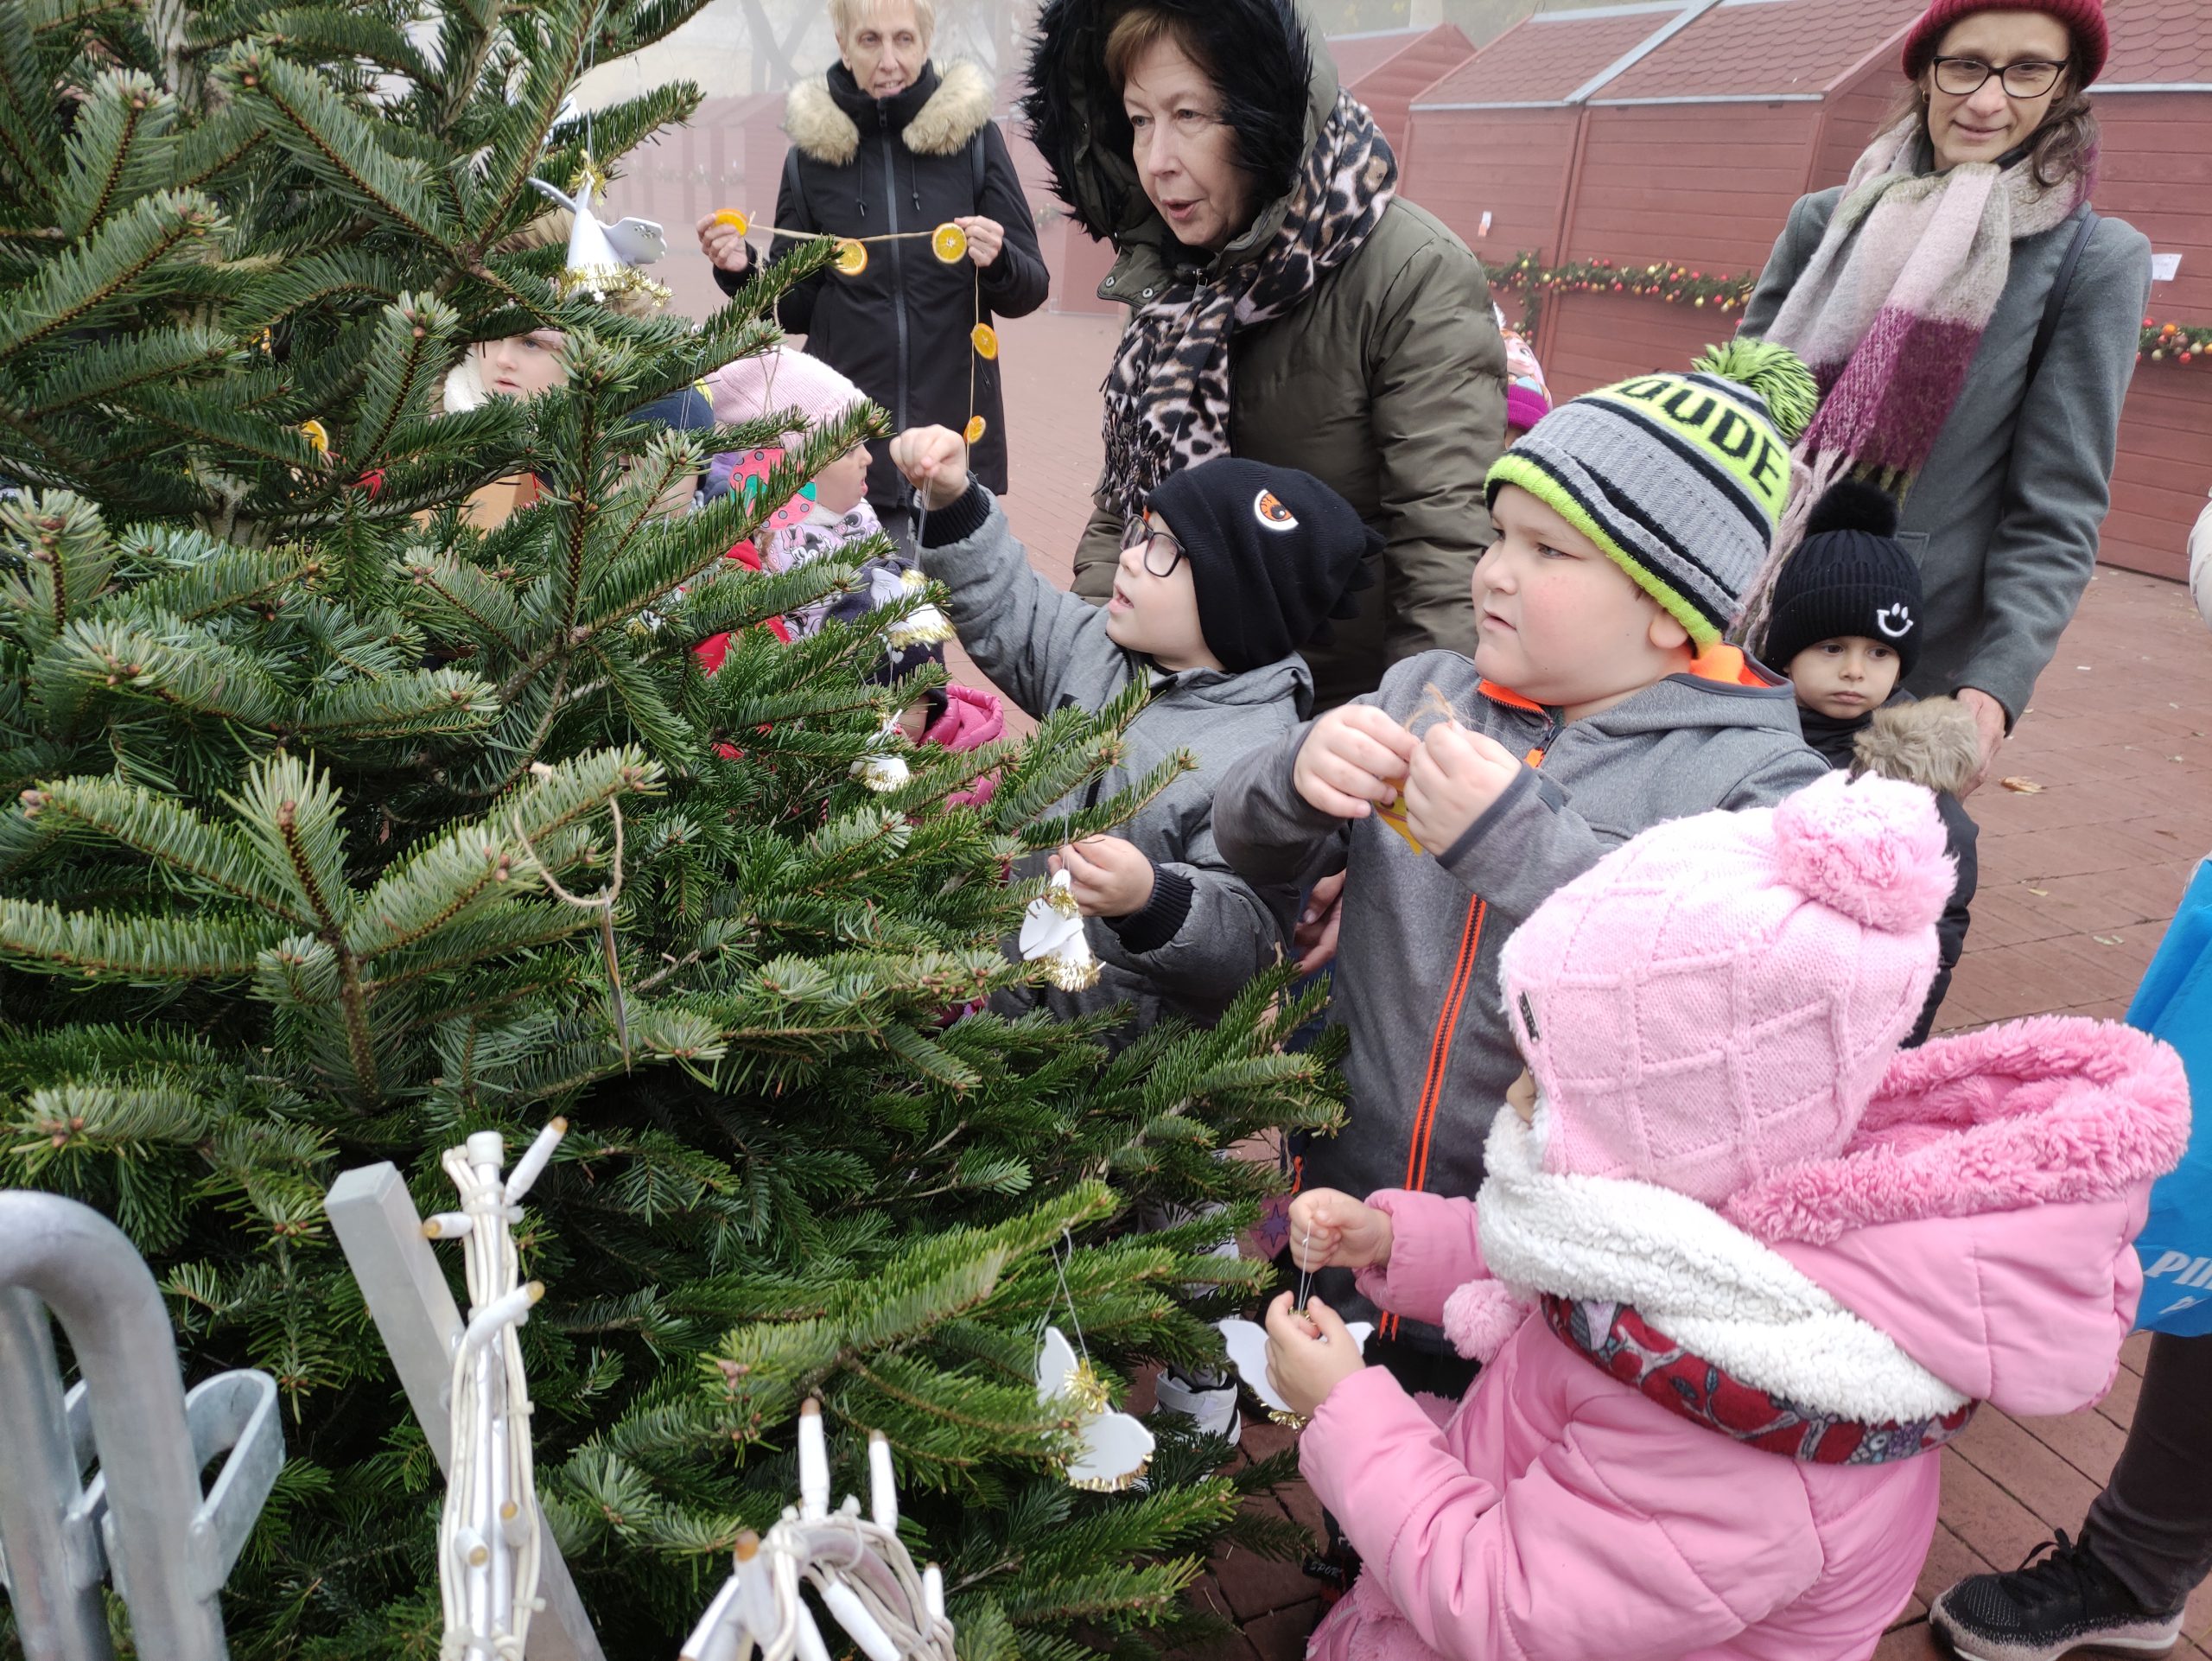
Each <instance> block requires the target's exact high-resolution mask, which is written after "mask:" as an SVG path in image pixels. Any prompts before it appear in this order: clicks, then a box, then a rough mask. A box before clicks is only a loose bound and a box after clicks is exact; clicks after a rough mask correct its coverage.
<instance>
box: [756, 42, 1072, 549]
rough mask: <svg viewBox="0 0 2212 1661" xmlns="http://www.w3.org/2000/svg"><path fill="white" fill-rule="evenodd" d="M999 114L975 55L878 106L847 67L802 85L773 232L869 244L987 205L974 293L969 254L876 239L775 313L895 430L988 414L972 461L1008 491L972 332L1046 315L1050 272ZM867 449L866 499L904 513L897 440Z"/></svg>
mask: <svg viewBox="0 0 2212 1661" xmlns="http://www.w3.org/2000/svg"><path fill="white" fill-rule="evenodd" d="M784 130H785V132H787V133H789V134H790V135H791V155H790V156H789V157H788V158H787V159H786V161H785V166H784V176H783V183H782V184H781V186H780V187H779V188H778V191H777V194H776V223H777V224H778V225H779V226H783V227H784V228H785V229H786V230H791V231H799V232H825V233H827V234H829V235H831V236H839V237H874V236H881V235H884V234H885V233H886V232H900V231H927V230H931V229H932V228H934V227H935V226H939V225H942V224H944V222H945V221H947V220H954V219H963V218H965V217H967V216H968V215H969V214H972V213H981V214H983V215H985V216H986V217H988V218H990V219H994V220H997V221H998V222H999V223H1000V224H1001V225H1003V226H1005V227H1006V247H1005V249H1004V251H1002V252H1001V254H1000V255H999V257H998V258H997V259H996V260H995V261H994V262H993V263H992V264H991V265H990V266H989V268H988V270H985V271H984V272H983V274H982V290H981V292H980V294H979V293H978V291H977V289H976V283H975V281H974V278H973V277H972V275H971V273H973V272H974V270H975V266H974V265H973V264H970V263H969V261H968V260H967V259H965V258H963V259H961V260H960V261H959V262H958V263H957V264H951V265H947V264H944V263H942V262H941V261H939V260H938V258H937V256H936V255H935V254H933V253H931V251H930V246H929V244H928V243H927V242H925V241H902V242H877V243H870V244H869V245H868V269H867V270H864V271H862V272H861V274H860V275H859V276H858V277H844V276H841V275H839V274H838V273H836V272H835V271H829V272H824V273H823V275H822V276H820V277H815V278H813V279H812V280H811V281H810V282H808V283H803V284H801V285H800V286H799V287H798V288H797V289H795V290H792V291H791V293H790V294H789V295H787V296H785V299H784V302H783V304H782V305H781V307H780V308H779V319H780V321H782V323H783V326H784V327H785V328H787V329H789V330H791V332H792V333H793V334H804V335H805V336H806V349H807V350H808V351H809V352H810V353H813V354H814V356H816V357H817V358H819V359H821V360H823V362H824V363H827V364H829V366H831V367H833V368H835V369H837V370H839V371H842V372H843V373H844V374H845V375H846V376H847V377H848V378H849V379H851V380H852V381H853V383H854V384H855V385H857V386H858V387H859V388H860V389H861V391H863V392H866V393H867V394H868V396H869V397H870V398H874V400H875V401H876V402H877V403H878V404H881V405H882V406H883V407H884V408H885V409H886V410H889V411H890V413H891V417H892V419H893V421H894V422H896V423H898V424H899V427H901V428H906V427H912V426H924V425H938V426H945V427H950V428H952V429H953V430H955V431H957V430H960V429H961V428H962V427H963V426H965V425H966V424H967V421H968V417H969V413H970V410H971V409H972V410H973V412H974V413H975V414H977V415H980V416H982V417H983V419H984V421H985V422H986V423H988V424H987V425H986V427H985V429H984V432H983V438H982V442H981V443H980V444H978V445H976V453H975V458H974V462H973V466H974V470H975V473H976V476H977V477H978V478H980V479H982V481H983V482H984V483H985V484H986V485H988V487H990V488H991V489H992V490H994V491H998V492H1001V493H1002V492H1004V491H1005V489H1006V488H1007V445H1006V421H1005V413H1006V411H1005V406H1004V404H1003V402H1002V400H1001V398H1000V395H999V366H998V365H997V364H996V363H995V362H986V361H985V360H983V359H982V358H980V357H978V356H976V349H975V347H974V344H973V343H972V341H971V340H970V335H971V334H972V332H973V330H974V329H975V327H976V323H977V322H978V321H982V322H987V323H988V322H990V321H992V320H993V319H994V318H995V317H1024V316H1027V315H1028V314H1029V313H1031V312H1033V311H1034V310H1036V309H1037V308H1038V307H1039V306H1041V305H1043V304H1044V303H1045V293H1046V284H1047V280H1048V279H1047V277H1046V270H1045V261H1044V257H1043V255H1042V254H1040V253H1039V251H1038V247H1037V226H1036V222H1035V221H1034V220H1033V219H1031V217H1030V214H1029V204H1028V201H1027V199H1025V198H1024V196H1023V194H1022V191H1021V181H1020V177H1019V175H1016V174H1015V172H1014V158H1013V156H1011V155H1010V154H1009V153H1008V152H1007V145H1006V137H1005V135H1004V134H1002V133H1001V132H1000V131H999V130H998V126H997V124H996V123H995V122H994V121H992V119H991V88H990V84H989V82H988V80H986V79H985V78H984V75H983V73H982V71H981V70H980V69H978V68H976V67H975V66H974V65H973V64H968V63H956V64H954V65H952V66H951V67H950V68H949V69H948V70H946V72H945V73H944V75H943V76H941V77H940V76H939V75H938V72H937V68H936V66H935V65H933V64H930V65H925V66H924V67H923V69H922V73H921V77H920V79H919V80H916V81H915V83H914V84H913V85H912V86H909V87H908V88H907V89H906V91H905V92H901V93H899V95H898V96H897V97H896V98H888V99H880V100H879V99H871V98H870V97H868V94H867V93H865V92H862V91H861V89H860V87H859V86H858V85H857V84H856V83H855V81H854V80H853V77H852V72H851V71H850V70H849V69H847V68H846V67H845V66H844V65H842V63H841V64H837V65H836V66H834V67H831V69H830V70H829V73H828V74H827V75H825V76H823V78H821V79H820V80H810V81H805V82H802V83H801V84H800V85H799V86H797V87H794V88H793V89H792V91H791V99H790V100H789V102H788V103H787V104H786V105H785V112H784ZM791 246H792V239H791V238H788V237H778V238H777V239H776V240H775V245H774V246H773V247H772V248H771V249H770V251H769V253H770V257H771V258H781V257H782V256H783V255H784V254H785V253H787V252H789V251H791ZM715 280H716V281H717V282H718V283H721V287H722V290H723V292H724V293H728V294H734V293H735V292H736V291H737V287H738V284H739V283H741V282H742V281H743V279H742V278H741V277H733V276H731V275H730V274H729V273H728V272H727V271H722V270H717V271H716V272H715ZM979 301H980V302H981V305H982V315H981V317H980V319H979V318H978V315H977V311H976V308H977V304H978V302H979ZM971 376H972V378H973V379H972V382H971V379H970V378H971ZM971 385H972V393H973V402H972V404H971V402H970V391H971ZM871 449H873V450H874V461H873V462H872V464H871V465H870V467H869V468H868V500H870V501H871V502H873V503H874V504H875V506H876V507H877V508H878V510H879V511H880V510H881V509H884V508H887V507H903V506H906V503H907V501H908V500H909V499H910V498H911V495H912V492H910V491H909V490H908V489H907V488H906V486H905V484H904V483H903V481H901V480H900V479H899V475H898V473H897V472H896V470H894V469H893V467H892V466H891V463H890V460H889V458H888V455H887V449H888V446H887V445H886V444H882V443H877V444H875V445H873V446H871Z"/></svg>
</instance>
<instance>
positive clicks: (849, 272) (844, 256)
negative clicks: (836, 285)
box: [837, 239, 868, 277]
mask: <svg viewBox="0 0 2212 1661" xmlns="http://www.w3.org/2000/svg"><path fill="white" fill-rule="evenodd" d="M867 269H868V247H867V245H865V244H863V243H858V242H854V241H852V240H850V239H847V240H845V241H842V242H840V243H839V244H838V245H837V270H839V271H840V272H842V274H843V275H844V276H847V277H858V276H859V275H860V274H861V272H862V271H864V270H867Z"/></svg>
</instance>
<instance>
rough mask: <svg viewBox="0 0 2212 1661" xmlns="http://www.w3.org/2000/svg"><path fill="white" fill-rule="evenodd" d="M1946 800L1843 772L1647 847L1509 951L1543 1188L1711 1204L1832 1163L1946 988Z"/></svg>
mask: <svg viewBox="0 0 2212 1661" xmlns="http://www.w3.org/2000/svg"><path fill="white" fill-rule="evenodd" d="M1953 877H1954V869H1953V866H1952V862H1951V860H1950V858H1949V856H1948V854H1947V853H1946V852H1945V851H1944V837H1943V823H1942V819H1941V818H1939V817H1938V816H1937V813H1936V799H1935V798H1934V797H1933V796H1931V795H1930V794H1929V792H1927V791H1925V790H1923V789H1922V788H1921V787H1920V786H1917V785H1908V784H1900V783H1897V782H1896V781H1894V780H1888V779H1880V778H1875V777H1872V776H1869V777H1866V778H1863V779H1859V780H1852V779H1850V778H1849V777H1848V776H1847V775H1846V774H1844V773H1829V774H1828V775H1827V777H1826V778H1824V779H1821V780H1819V781H1818V782H1816V783H1815V784H1813V785H1810V786H1807V787H1806V788H1805V789H1803V790H1802V791H1800V792H1797V794H1796V795H1795V796H1792V797H1790V798H1789V799H1787V800H1786V801H1784V802H1783V803H1782V804H1780V805H1778V806H1776V807H1772V808H1758V809H1752V810H1749V811H1744V812H1737V813H1726V812H1723V813H1701V814H1699V815H1698V816H1697V817H1695V818H1687V819H1676V820H1675V821H1673V822H1671V823H1669V824H1662V825H1659V826H1656V827H1655V828H1654V829H1652V830H1649V831H1645V832H1644V833H1643V835H1642V836H1640V837H1637V838H1636V839H1635V840H1634V841H1632V842H1630V843H1628V844H1627V845H1626V846H1625V847H1623V848H1620V849H1618V850H1616V851H1614V852H1613V853H1611V854H1610V855H1608V856H1606V857H1605V859H1604V860H1602V861H1600V862H1599V863H1598V864H1597V865H1596V866H1595V867H1593V868H1592V869H1590V870H1589V871H1587V872H1586V873H1584V874H1583V875H1581V876H1580V877H1578V878H1577V879H1576V880H1575V881H1573V882H1570V883H1568V884H1567V887H1565V888H1561V889H1560V890H1559V892H1558V893H1556V894H1553V895H1552V897H1551V898H1550V899H1549V900H1548V901H1545V902H1544V903H1543V905H1542V906H1541V907H1538V908H1537V910H1536V912H1535V915H1534V916H1532V917H1530V918H1529V920H1528V921H1527V922H1526V923H1523V924H1522V926H1521V927H1520V928H1519V929H1518V930H1517V931H1516V932H1515V934H1514V936H1513V938H1512V939H1511V940H1510V941H1509V942H1507V944H1506V947H1505V951H1504V955H1503V963H1502V964H1501V968H1500V978H1501V980H1502V982H1503V985H1504V990H1505V1008H1506V1018H1507V1019H1508V1020H1509V1021H1510V1022H1511V1023H1512V1025H1513V1028H1514V1033H1515V1036H1516V1038H1517V1039H1518V1040H1519V1041H1520V1045H1521V1052H1522V1055H1523V1056H1524V1057H1526V1058H1527V1060H1528V1062H1529V1069H1530V1071H1531V1072H1534V1073H1535V1078H1536V1084H1537V1086H1538V1088H1539V1090H1540V1091H1541V1093H1542V1096H1543V1099H1544V1101H1545V1103H1546V1104H1547V1111H1548V1122H1549V1129H1548V1135H1547V1138H1546V1142H1545V1145H1544V1168H1545V1169H1546V1170H1548V1171H1551V1172H1554V1173H1557V1174H1585V1175H1591V1176H1608V1177H1631V1178H1637V1179H1639V1180H1642V1181H1647V1182H1652V1183H1656V1184H1657V1185H1658V1186H1659V1187H1665V1188H1671V1189H1673V1190H1675V1192H1676V1193H1684V1194H1688V1196H1689V1197H1690V1198H1692V1199H1693V1200H1700V1201H1702V1202H1704V1203H1705V1204H1707V1205H1716V1204H1719V1202H1720V1201H1722V1200H1726V1199H1727V1198H1728V1197H1729V1196H1730V1195H1731V1194H1732V1193H1736V1192H1737V1191H1738V1190H1739V1189H1741V1188H1742V1187H1745V1185H1746V1184H1748V1183H1751V1182H1753V1181H1758V1179H1759V1178H1761V1177H1764V1176H1766V1175H1767V1174H1770V1173H1771V1172H1774V1171H1777V1170H1779V1169H1782V1168H1786V1167H1789V1166H1792V1165H1796V1164H1801V1163H1802V1162H1804V1161H1808V1160H1812V1159H1819V1158H1822V1157H1826V1156H1828V1155H1834V1154H1837V1153H1840V1151H1841V1150H1842V1149H1843V1147H1844V1145H1845V1144H1846V1143H1847V1142H1848V1141H1849V1140H1850V1138H1851V1136H1852V1133H1853V1131H1854V1130H1856V1129H1857V1127H1858V1124H1859V1117H1860V1116H1861V1115H1862V1114H1863V1113H1864V1112H1865V1111H1866V1104H1867V1102H1868V1100H1869V1099H1870V1098H1872V1095H1873V1093H1874V1088H1875V1086H1876V1085H1877V1084H1878V1082H1879V1081H1880V1079H1881V1077H1882V1072H1883V1069H1884V1068H1885V1067H1886V1066H1888V1065H1889V1061H1890V1058H1891V1055H1892V1054H1893V1053H1895V1051H1896V1049H1897V1041H1898V1040H1899V1039H1901V1038H1903V1037H1904V1034H1906V1033H1907V1032H1909V1031H1910V1030H1911V1028H1912V1023H1913V1021H1914V1018H1915V1017H1916V1016H1917V1015H1919V1013H1920V1006H1921V1003H1922V1002H1923V999H1925V997H1926V996H1927V994H1928V986H1929V981H1930V980H1932V979H1933V978H1934V977H1935V973H1936V919H1937V918H1938V917H1940V916H1941V915H1942V911H1943V906H1944V902H1945V901H1946V900H1947V899H1948V897H1949V895H1950V892H1951V886H1952V881H1953Z"/></svg>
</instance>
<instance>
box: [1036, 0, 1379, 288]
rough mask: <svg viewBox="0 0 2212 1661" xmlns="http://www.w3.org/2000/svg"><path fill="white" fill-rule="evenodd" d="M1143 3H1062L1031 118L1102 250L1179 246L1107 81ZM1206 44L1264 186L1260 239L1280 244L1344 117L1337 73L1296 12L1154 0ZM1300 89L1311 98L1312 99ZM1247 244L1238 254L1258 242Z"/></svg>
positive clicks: (1287, 6)
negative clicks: (1328, 131)
mask: <svg viewBox="0 0 2212 1661" xmlns="http://www.w3.org/2000/svg"><path fill="white" fill-rule="evenodd" d="M1132 3H1133V0H1051V3H1050V4H1048V5H1047V6H1046V8H1045V10H1044V14H1043V15H1042V16H1040V17H1039V19H1038V23H1037V44H1036V46H1035V48H1033V51H1032V53H1031V54H1030V60H1029V91H1028V94H1027V97H1026V98H1024V99H1023V100H1022V105H1021V111H1022V114H1023V116H1024V117H1025V118H1027V121H1028V123H1029V126H1030V130H1031V133H1032V136H1033V137H1034V138H1035V140H1036V143H1037V148H1038V149H1039V150H1040V151H1041V152H1042V153H1043V155H1044V157H1045V161H1046V165H1047V166H1048V167H1050V168H1051V169H1052V182H1053V186H1054V188H1055V191H1056V192H1057V194H1058V196H1059V198H1060V200H1062V201H1065V202H1066V203H1067V204H1068V206H1069V207H1070V208H1071V209H1072V210H1073V217H1074V219H1075V221H1076V223H1077V225H1079V226H1082V227H1083V228H1084V231H1086V232H1089V233H1090V236H1091V237H1092V238H1093V239H1096V240H1098V241H1101V242H1105V241H1111V242H1115V243H1116V244H1121V245H1127V244H1128V243H1130V242H1133V241H1135V242H1143V243H1149V244H1152V245H1154V246H1164V245H1172V244H1173V238H1172V237H1171V236H1170V235H1169V233H1168V230H1167V226H1166V223H1165V222H1164V221H1163V220H1161V219H1160V215H1159V213H1157V212H1156V211H1155V210H1154V207H1153V206H1152V204H1151V203H1150V202H1149V201H1148V200H1146V198H1145V194H1144V191H1143V188H1142V187H1141V185H1140V184H1139V183H1138V181H1137V172H1136V167H1135V162H1133V161H1132V160H1131V159H1130V150H1131V144H1132V134H1131V132H1130V130H1129V124H1128V118H1127V117H1125V116H1124V115H1123V114H1122V97H1121V92H1120V89H1119V88H1117V87H1116V86H1115V85H1114V83H1113V81H1112V80H1110V79H1109V77H1108V75H1107V73H1106V37H1107V36H1108V35H1109V34H1110V33H1111V32H1112V29H1113V26H1114V22H1115V20H1116V18H1117V17H1119V16H1121V14H1122V12H1124V11H1126V10H1128V9H1129V7H1130V5H1131V4H1132ZM1148 3H1151V4H1153V5H1154V6H1155V7H1156V8H1157V9H1158V10H1163V11H1166V12H1169V13H1171V14H1173V15H1174V16H1178V17H1179V18H1181V19H1182V20H1184V21H1185V22H1186V23H1187V24H1188V26H1189V27H1190V29H1192V31H1193V32H1194V33H1195V35H1197V37H1198V40H1199V41H1201V42H1202V43H1203V47H1204V51H1205V56H1206V58H1207V59H1208V60H1210V61H1211V64H1212V65H1213V67H1214V73H1216V75H1217V77H1218V79H1219V84H1220V90H1221V92H1222V94H1223V98H1224V118H1225V119H1226V120H1227V122H1228V124H1229V125H1230V127H1231V128H1232V129H1233V130H1235V132H1236V143H1237V149H1238V153H1239V155H1240V156H1242V157H1243V161H1244V163H1245V165H1246V167H1247V168H1248V169H1249V170H1250V171H1251V173H1252V174H1253V175H1254V177H1255V180H1256V181H1257V183H1258V195H1257V200H1259V202H1260V203H1261V205H1262V206H1261V208H1260V212H1259V213H1258V215H1257V216H1256V217H1255V220H1254V222H1253V228H1254V230H1255V231H1260V232H1262V233H1263V234H1266V233H1272V232H1273V230H1274V227H1275V226H1277V225H1279V224H1280V223H1281V217H1282V211H1283V208H1284V207H1285V205H1286V203H1287V198H1288V196H1289V194H1290V189H1291V185H1292V183H1293V181H1294V180H1295V178H1296V176H1297V171H1298V167H1299V163H1300V162H1301V161H1302V160H1304V158H1305V156H1306V151H1307V150H1309V149H1310V148H1311V147H1312V146H1313V143H1314V141H1315V140H1316V139H1317V138H1319V137H1320V133H1321V129H1322V127H1323V125H1324V124H1325V123H1326V122H1327V120H1328V118H1329V112H1330V111H1332V110H1333V109H1334V108H1335V107H1336V102H1337V89H1338V79H1337V67H1336V63H1335V61H1334V60H1332V58H1331V57H1330V56H1329V53H1328V48H1326V47H1325V46H1324V45H1322V43H1321V41H1320V40H1319V37H1318V36H1317V35H1315V34H1314V33H1313V29H1312V28H1311V26H1310V24H1309V23H1308V22H1307V21H1306V18H1305V17H1304V16H1303V15H1302V14H1301V13H1300V10H1299V9H1298V7H1297V6H1296V4H1295V3H1294V0H1148ZM1293 89H1303V94H1304V95H1303V97H1302V99H1301V98H1300V96H1299V94H1298V92H1296V91H1294V90H1293ZM1251 239H1252V238H1251V233H1250V232H1247V234H1246V235H1245V236H1244V237H1240V238H1239V239H1237V243H1236V244H1234V245H1231V248H1230V252H1231V253H1234V252H1235V251H1236V249H1237V247H1239V246H1241V245H1243V244H1245V243H1247V242H1249V241H1250V240H1251Z"/></svg>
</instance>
